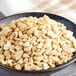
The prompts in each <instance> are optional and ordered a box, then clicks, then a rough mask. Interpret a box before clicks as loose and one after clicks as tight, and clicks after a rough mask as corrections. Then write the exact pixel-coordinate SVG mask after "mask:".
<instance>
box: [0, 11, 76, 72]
mask: <svg viewBox="0 0 76 76" xmlns="http://www.w3.org/2000/svg"><path fill="white" fill-rule="evenodd" d="M34 13H35V14H46V15H53V16H56V17H59V18H62V19H65V20H67V21H68V22H71V23H72V24H74V25H76V24H75V23H74V22H72V21H71V20H69V19H67V18H65V17H62V16H59V15H56V14H51V13H46V12H24V13H19V14H13V15H10V16H7V17H4V18H2V19H0V21H2V20H4V19H7V18H10V17H12V16H17V15H21V14H34ZM30 16H31V15H30ZM74 61H76V53H75V56H74V58H72V59H71V60H70V61H68V62H67V63H64V64H61V65H59V66H57V67H55V68H51V69H50V68H49V69H46V70H38V71H26V70H16V69H14V68H11V67H8V66H5V65H3V64H0V67H1V68H2V69H6V70H9V71H17V72H24V73H38V72H53V71H57V70H60V69H62V68H64V67H66V66H69V65H70V64H72V63H73V62H74Z"/></svg>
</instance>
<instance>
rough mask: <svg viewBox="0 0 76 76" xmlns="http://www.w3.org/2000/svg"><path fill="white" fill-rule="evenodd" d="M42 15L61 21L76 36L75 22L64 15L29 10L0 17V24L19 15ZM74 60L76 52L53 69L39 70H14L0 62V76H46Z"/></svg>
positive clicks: (7, 22) (8, 21)
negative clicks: (0, 73)
mask: <svg viewBox="0 0 76 76" xmlns="http://www.w3.org/2000/svg"><path fill="white" fill-rule="evenodd" d="M44 15H47V16H49V17H50V18H52V19H54V20H56V21H58V22H61V23H63V24H64V25H65V26H66V27H67V29H69V30H71V31H73V32H74V36H76V30H75V29H76V24H75V23H73V22H72V21H70V20H68V19H66V18H64V17H61V16H58V15H54V14H50V13H42V12H30V13H21V14H15V15H11V16H8V17H5V18H3V19H0V24H9V23H10V22H11V21H12V20H16V19H18V18H21V17H28V16H35V17H42V16H44ZM75 60H76V53H74V54H73V58H72V59H71V60H70V61H69V62H67V63H65V64H62V65H59V66H57V67H56V68H53V69H48V70H40V71H23V70H21V71H18V70H15V69H14V68H10V67H7V66H4V65H2V64H0V68H1V70H2V71H3V73H2V74H3V75H2V76H48V75H50V74H52V73H54V72H57V71H59V70H61V69H63V68H64V67H67V66H68V65H70V64H71V63H73V62H74V61H75Z"/></svg>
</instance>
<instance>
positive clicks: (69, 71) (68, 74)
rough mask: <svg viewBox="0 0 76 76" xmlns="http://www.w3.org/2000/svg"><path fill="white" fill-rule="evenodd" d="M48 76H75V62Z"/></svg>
mask: <svg viewBox="0 0 76 76" xmlns="http://www.w3.org/2000/svg"><path fill="white" fill-rule="evenodd" d="M50 76H76V62H75V63H73V64H71V65H70V66H68V67H66V68H64V69H63V70H60V71H59V72H56V73H54V74H52V75H50Z"/></svg>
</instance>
